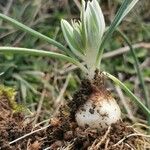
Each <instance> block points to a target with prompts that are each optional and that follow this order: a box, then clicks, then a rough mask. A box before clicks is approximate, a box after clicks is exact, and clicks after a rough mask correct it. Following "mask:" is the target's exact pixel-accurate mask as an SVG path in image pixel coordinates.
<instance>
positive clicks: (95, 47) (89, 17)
mask: <svg viewBox="0 0 150 150" xmlns="http://www.w3.org/2000/svg"><path fill="white" fill-rule="evenodd" d="M80 18H81V20H72V22H71V25H70V24H69V23H68V22H67V21H66V20H62V21H61V27H62V31H63V34H64V37H65V39H66V41H67V43H68V45H69V47H70V49H71V50H72V52H73V53H74V54H75V55H76V56H77V58H78V59H80V60H82V61H83V62H84V63H85V65H86V67H87V75H88V77H89V79H90V81H91V82H92V80H93V77H94V74H95V70H96V69H97V66H98V65H100V64H98V63H99V61H100V60H97V59H101V57H102V55H101V56H100V57H99V58H98V54H99V49H100V45H101V43H102V39H103V35H104V32H105V20H104V16H103V13H102V10H101V8H100V6H99V4H98V2H97V0H93V1H88V2H87V3H85V2H84V1H82V11H81V17H80ZM101 80H102V79H101ZM97 82H101V81H97ZM75 118H76V121H77V123H78V125H79V126H82V127H85V126H86V125H88V126H90V127H92V128H98V129H102V128H106V127H108V126H109V125H111V124H112V123H115V122H117V121H118V120H119V119H120V118H121V111H120V108H119V106H118V104H117V103H116V101H115V99H114V98H113V97H112V96H111V94H109V92H108V91H107V90H106V89H105V87H104V85H103V84H101V85H100V84H98V86H97V85H96V84H94V83H93V85H92V93H91V94H90V96H89V98H88V99H87V100H86V102H85V103H84V104H83V106H81V107H79V109H78V110H77V112H76V114H75Z"/></svg>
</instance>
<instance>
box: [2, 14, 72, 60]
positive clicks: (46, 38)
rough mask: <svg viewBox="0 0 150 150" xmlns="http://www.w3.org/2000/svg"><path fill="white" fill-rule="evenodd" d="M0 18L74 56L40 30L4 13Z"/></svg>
mask: <svg viewBox="0 0 150 150" xmlns="http://www.w3.org/2000/svg"><path fill="white" fill-rule="evenodd" d="M0 18H1V19H3V20H5V21H7V22H9V23H11V24H12V25H14V26H16V27H17V28H18V29H20V30H22V31H25V32H27V33H29V34H31V35H33V36H34V37H37V38H40V39H41V40H43V41H46V42H48V43H50V44H52V45H54V46H56V47H58V48H59V49H60V50H62V51H65V52H66V53H67V54H68V55H69V56H72V57H74V55H73V54H72V53H71V51H70V50H69V49H67V48H66V47H65V46H63V45H62V44H61V43H59V42H57V41H55V40H53V39H51V38H49V37H48V36H45V35H43V34H41V33H40V32H37V31H35V30H33V29H31V28H29V27H28V26H26V25H24V24H22V23H20V22H19V21H17V20H15V19H12V18H10V17H8V16H6V15H4V14H1V13H0Z"/></svg>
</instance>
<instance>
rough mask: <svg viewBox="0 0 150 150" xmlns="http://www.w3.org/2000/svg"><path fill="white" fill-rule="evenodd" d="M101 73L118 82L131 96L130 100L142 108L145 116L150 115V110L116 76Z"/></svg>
mask: <svg viewBox="0 0 150 150" xmlns="http://www.w3.org/2000/svg"><path fill="white" fill-rule="evenodd" d="M103 74H104V75H105V76H107V77H108V78H110V79H111V80H112V81H114V82H115V83H116V84H118V85H119V86H120V87H121V88H122V89H123V90H124V91H125V92H126V93H127V94H128V95H129V96H130V97H131V98H132V100H133V101H134V102H135V103H136V104H137V105H138V106H139V107H140V108H141V109H142V110H143V112H144V113H145V114H146V115H147V116H150V110H149V109H148V108H147V107H146V106H145V105H144V104H143V103H142V101H141V100H140V99H138V98H137V97H136V96H135V95H134V94H133V93H132V92H131V91H130V90H129V89H128V88H127V87H126V86H125V85H124V84H123V83H122V82H121V81H120V80H118V79H117V78H116V77H114V76H113V75H111V74H109V73H107V72H103Z"/></svg>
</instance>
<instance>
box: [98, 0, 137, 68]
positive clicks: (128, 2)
mask: <svg viewBox="0 0 150 150" xmlns="http://www.w3.org/2000/svg"><path fill="white" fill-rule="evenodd" d="M138 1H139V0H124V2H123V3H122V5H121V7H120V9H119V10H118V12H117V14H116V16H115V18H114V20H113V22H112V23H111V25H110V27H109V28H108V30H107V32H106V34H105V35H104V37H103V40H102V43H101V46H100V48H99V53H98V56H97V62H96V65H97V67H98V68H99V67H100V63H101V59H102V54H103V51H104V46H105V43H106V42H108V40H109V38H110V37H111V35H112V33H113V32H114V31H115V30H116V28H117V27H118V25H119V24H120V22H121V21H122V20H123V19H124V17H125V16H126V15H127V14H128V13H129V12H130V10H131V9H132V8H133V7H134V5H135V4H136V3H137V2H138Z"/></svg>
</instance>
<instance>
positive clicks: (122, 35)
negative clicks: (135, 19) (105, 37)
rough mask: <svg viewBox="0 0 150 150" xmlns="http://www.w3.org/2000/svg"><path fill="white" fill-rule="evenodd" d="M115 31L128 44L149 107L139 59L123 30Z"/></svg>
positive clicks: (149, 119)
mask: <svg viewBox="0 0 150 150" xmlns="http://www.w3.org/2000/svg"><path fill="white" fill-rule="evenodd" d="M117 31H118V32H119V34H120V35H121V37H122V38H123V39H124V40H125V42H126V43H127V44H128V46H129V48H130V51H131V54H132V56H133V59H134V62H135V63H134V64H135V69H136V72H137V76H138V78H139V81H140V83H141V86H142V89H143V94H144V100H145V104H146V106H147V108H149V109H150V102H149V95H148V92H147V89H146V86H145V82H144V79H143V75H142V72H141V70H140V67H139V61H138V58H137V56H136V54H135V51H134V49H133V46H132V44H131V43H130V41H129V39H128V37H127V36H126V35H125V34H124V33H123V32H121V31H120V30H119V29H118V30H117ZM148 123H149V125H150V116H148Z"/></svg>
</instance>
